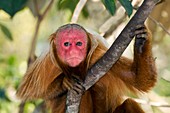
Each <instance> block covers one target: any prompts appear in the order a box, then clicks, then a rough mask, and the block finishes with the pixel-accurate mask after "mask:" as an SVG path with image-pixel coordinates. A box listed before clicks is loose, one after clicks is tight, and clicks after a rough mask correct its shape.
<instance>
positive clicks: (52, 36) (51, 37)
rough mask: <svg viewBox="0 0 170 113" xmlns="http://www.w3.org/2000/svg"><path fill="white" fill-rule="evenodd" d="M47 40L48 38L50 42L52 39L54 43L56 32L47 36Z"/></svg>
mask: <svg viewBox="0 0 170 113" xmlns="http://www.w3.org/2000/svg"><path fill="white" fill-rule="evenodd" d="M49 40H50V43H52V42H53V41H54V43H55V44H56V33H53V34H51V35H50V37H49Z"/></svg>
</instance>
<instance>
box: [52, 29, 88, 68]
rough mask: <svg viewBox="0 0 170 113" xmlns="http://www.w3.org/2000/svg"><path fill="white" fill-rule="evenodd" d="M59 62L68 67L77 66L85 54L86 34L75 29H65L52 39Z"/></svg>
mask: <svg viewBox="0 0 170 113" xmlns="http://www.w3.org/2000/svg"><path fill="white" fill-rule="evenodd" d="M54 42H55V44H56V48H57V54H58V56H59V58H60V60H61V61H62V62H64V63H66V64H68V65H69V66H70V67H76V66H78V65H79V64H80V63H81V62H82V61H83V60H84V59H85V57H86V54H87V34H86V32H85V31H83V30H81V29H76V28H70V29H65V30H62V31H60V32H58V33H57V34H56V38H55V39H54Z"/></svg>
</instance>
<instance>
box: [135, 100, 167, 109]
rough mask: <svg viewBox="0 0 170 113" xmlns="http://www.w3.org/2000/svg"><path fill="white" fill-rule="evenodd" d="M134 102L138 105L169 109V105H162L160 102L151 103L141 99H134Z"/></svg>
mask: <svg viewBox="0 0 170 113" xmlns="http://www.w3.org/2000/svg"><path fill="white" fill-rule="evenodd" d="M134 100H135V101H136V102H138V103H140V104H147V105H150V106H154V107H170V105H169V104H164V103H160V102H151V101H145V100H141V99H134Z"/></svg>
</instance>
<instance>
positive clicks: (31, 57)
mask: <svg viewBox="0 0 170 113" xmlns="http://www.w3.org/2000/svg"><path fill="white" fill-rule="evenodd" d="M53 1H54V0H51V1H50V3H49V4H48V6H47V8H46V9H45V11H44V12H43V13H42V14H40V11H39V8H38V3H37V0H34V7H35V10H36V13H37V15H38V20H37V24H36V28H35V33H34V35H33V38H32V43H31V44H32V45H31V49H30V53H29V57H28V66H29V65H30V64H31V63H33V62H34V61H35V59H36V57H35V47H36V42H37V35H38V31H39V28H40V24H41V22H42V20H43V19H44V17H45V15H46V14H47V12H48V10H49V9H50V7H51V5H52V3H53ZM24 106H25V101H23V102H21V104H20V107H19V108H20V109H19V113H24V110H23V109H24Z"/></svg>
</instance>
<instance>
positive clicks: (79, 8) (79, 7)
mask: <svg viewBox="0 0 170 113" xmlns="http://www.w3.org/2000/svg"><path fill="white" fill-rule="evenodd" d="M86 2H87V0H80V1H79V2H78V4H77V6H76V8H75V10H74V13H73V16H72V18H71V22H72V23H76V22H77V20H78V17H79V15H80V13H81V11H82V9H83V7H84V6H85V4H86Z"/></svg>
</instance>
